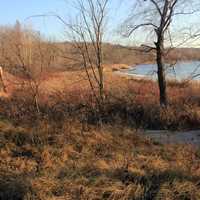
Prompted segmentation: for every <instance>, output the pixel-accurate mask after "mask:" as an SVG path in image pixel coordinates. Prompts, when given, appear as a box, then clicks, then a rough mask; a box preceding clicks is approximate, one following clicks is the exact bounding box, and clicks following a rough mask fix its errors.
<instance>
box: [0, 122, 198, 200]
mask: <svg viewBox="0 0 200 200" xmlns="http://www.w3.org/2000/svg"><path fill="white" fill-rule="evenodd" d="M0 140H1V143H0V158H1V159H0V199H1V200H12V199H13V200H14V199H15V200H22V199H23V200H38V199H41V200H50V199H51V200H53V199H55V200H61V199H63V200H64V199H69V200H73V199H74V200H78V199H81V200H103V199H108V200H134V199H136V200H142V199H144V200H148V199H149V200H151V199H160V200H163V199H166V200H172V199H173V200H177V199H184V200H186V199H192V200H198V199H200V151H199V150H198V149H195V148H194V147H190V146H180V145H179V146H169V145H168V146H165V145H161V144H158V143H153V142H151V141H150V140H148V139H144V138H140V136H139V135H138V133H136V132H135V130H134V129H130V128H127V127H122V126H104V127H101V128H98V127H94V126H88V127H87V130H84V131H83V129H82V126H81V124H80V123H78V122H75V121H69V120H68V121H65V123H64V124H63V126H62V127H61V126H59V127H58V126H57V124H54V123H51V124H49V123H48V121H45V120H43V121H40V123H39V124H37V126H34V127H33V128H30V127H28V126H27V127H20V126H14V125H12V124H11V123H9V122H8V121H6V120H1V121H0Z"/></svg>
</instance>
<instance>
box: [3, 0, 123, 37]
mask: <svg viewBox="0 0 200 200" xmlns="http://www.w3.org/2000/svg"><path fill="white" fill-rule="evenodd" d="M1 1H2V2H1V12H0V25H13V24H15V22H16V20H19V21H20V23H22V24H27V25H29V26H31V27H32V28H34V29H36V30H37V31H40V32H41V33H42V34H44V35H46V36H47V37H52V38H53V39H57V40H64V39H65V36H64V34H63V30H64V27H63V25H62V24H61V23H60V22H59V21H58V20H57V19H56V18H54V17H45V18H44V17H33V18H32V17H31V18H29V17H30V16H33V15H41V14H48V13H57V14H59V15H61V16H62V17H64V18H65V17H66V16H68V15H71V14H72V12H73V11H72V9H70V8H71V7H70V5H71V2H72V1H70V0H4V1H3V0H1ZM68 4H69V6H67V5H68ZM120 5H121V4H120V0H111V1H110V4H109V7H110V8H112V9H110V11H109V12H110V13H111V17H110V19H109V23H110V24H111V26H112V28H115V26H114V24H116V19H117V21H120V20H121V21H122V20H123V18H124V16H125V15H123V13H125V12H124V9H125V8H124V7H123V5H121V6H120ZM119 10H121V13H120V14H119V12H118V11H119ZM122 11H123V12H122ZM117 12H118V13H117ZM108 35H109V34H108ZM116 35H117V34H116ZM110 37H111V35H110ZM115 38H116V36H115ZM108 40H109V39H108Z"/></svg>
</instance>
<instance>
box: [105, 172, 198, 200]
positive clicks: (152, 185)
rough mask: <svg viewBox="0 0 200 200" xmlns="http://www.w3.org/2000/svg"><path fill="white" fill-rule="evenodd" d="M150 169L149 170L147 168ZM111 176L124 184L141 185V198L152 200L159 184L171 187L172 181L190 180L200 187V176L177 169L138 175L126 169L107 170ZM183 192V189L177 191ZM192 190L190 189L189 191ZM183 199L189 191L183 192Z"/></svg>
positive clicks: (187, 197)
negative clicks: (142, 189) (142, 190)
mask: <svg viewBox="0 0 200 200" xmlns="http://www.w3.org/2000/svg"><path fill="white" fill-rule="evenodd" d="M149 171H150V170H149ZM109 174H111V177H112V178H115V179H118V180H120V181H121V182H122V183H123V184H125V185H127V186H128V185H131V184H136V185H142V186H143V188H144V194H143V197H142V199H144V200H153V199H156V197H157V195H158V194H159V192H160V190H161V186H162V185H163V184H165V183H167V184H168V185H170V186H171V187H172V185H173V183H174V182H176V181H178V182H180V183H184V182H190V183H192V184H193V185H194V186H195V187H196V186H197V187H198V188H199V187H200V177H198V176H190V175H187V174H185V173H183V172H181V171H178V170H166V171H164V172H158V171H154V172H153V173H149V174H147V175H143V176H141V175H139V174H137V173H133V172H130V171H128V170H127V169H116V170H115V171H114V172H109ZM178 192H180V193H181V192H183V193H184V191H178ZM191 192H192V191H191ZM183 195H184V197H185V198H184V199H191V197H190V196H191V195H192V194H190V193H187V194H183Z"/></svg>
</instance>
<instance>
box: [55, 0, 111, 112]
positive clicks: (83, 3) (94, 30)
mask: <svg viewBox="0 0 200 200" xmlns="http://www.w3.org/2000/svg"><path fill="white" fill-rule="evenodd" d="M108 1H109V0H76V1H75V2H74V5H73V8H74V9H75V11H74V13H76V16H74V17H72V18H70V19H69V22H68V21H67V20H65V19H64V18H63V17H61V16H59V15H57V14H51V16H52V15H53V16H54V17H56V18H58V19H59V20H60V21H61V22H62V23H63V24H64V25H65V28H66V33H67V37H68V39H69V40H70V41H71V42H72V45H73V54H76V57H77V58H76V61H77V62H79V63H80V64H81V65H82V66H83V67H84V69H85V72H86V75H87V79H88V81H89V84H90V87H91V90H92V92H93V95H94V97H95V99H96V101H97V103H98V105H99V110H102V108H103V104H104V98H105V93H104V75H103V56H102V54H103V52H102V51H103V48H102V47H103V35H104V31H105V29H104V28H105V24H106V14H107V13H106V12H107V6H108Z"/></svg>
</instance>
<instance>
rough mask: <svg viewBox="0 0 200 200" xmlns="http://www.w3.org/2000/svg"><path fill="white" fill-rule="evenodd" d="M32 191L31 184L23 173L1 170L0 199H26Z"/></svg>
mask: <svg viewBox="0 0 200 200" xmlns="http://www.w3.org/2000/svg"><path fill="white" fill-rule="evenodd" d="M31 193H32V189H31V185H30V183H29V182H28V181H27V180H26V178H25V177H24V176H23V175H16V174H13V173H8V172H3V171H1V172H0V200H25V199H27V195H31ZM31 196H32V195H31ZM32 197H33V196H32ZM32 199H33V198H32Z"/></svg>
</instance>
